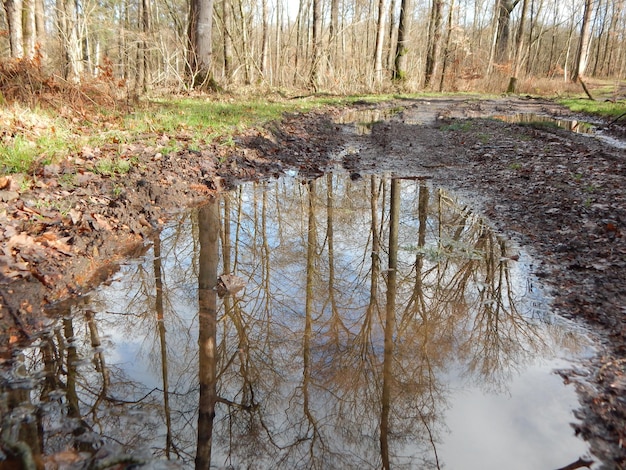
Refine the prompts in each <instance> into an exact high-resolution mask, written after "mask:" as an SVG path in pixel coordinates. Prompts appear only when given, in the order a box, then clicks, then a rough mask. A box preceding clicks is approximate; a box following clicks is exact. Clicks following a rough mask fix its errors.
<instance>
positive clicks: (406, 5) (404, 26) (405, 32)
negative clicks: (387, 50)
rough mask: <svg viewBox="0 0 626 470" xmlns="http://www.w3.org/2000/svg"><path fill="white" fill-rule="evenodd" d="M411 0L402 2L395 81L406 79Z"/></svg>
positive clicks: (393, 77)
mask: <svg viewBox="0 0 626 470" xmlns="http://www.w3.org/2000/svg"><path fill="white" fill-rule="evenodd" d="M411 6H412V5H411V0H402V3H401V4H400V24H399V25H398V42H397V44H396V56H395V61H394V67H393V75H392V79H393V81H395V82H403V81H405V80H406V78H407V77H406V67H407V57H406V54H407V52H408V46H409V30H410V18H411Z"/></svg>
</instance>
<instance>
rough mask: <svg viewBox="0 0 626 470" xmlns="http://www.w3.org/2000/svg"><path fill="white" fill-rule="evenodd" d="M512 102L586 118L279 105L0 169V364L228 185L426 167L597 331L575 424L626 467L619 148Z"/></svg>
mask: <svg viewBox="0 0 626 470" xmlns="http://www.w3.org/2000/svg"><path fill="white" fill-rule="evenodd" d="M520 113H534V114H537V115H544V116H552V117H560V118H563V119H569V120H576V119H581V118H582V120H585V121H590V120H592V121H593V119H591V118H590V117H581V116H575V115H572V114H571V113H569V112H568V111H567V110H565V109H564V108H561V107H559V106H558V105H556V104H554V103H552V102H550V101H545V100H540V99H533V98H528V99H523V98H510V97H508V98H502V99H494V100H480V99H473V98H470V97H463V98H446V99H433V100H395V101H392V102H386V103H384V104H377V105H374V104H369V103H366V102H363V103H360V104H359V103H357V104H356V105H355V106H353V107H351V108H350V109H338V108H332V109H325V110H324V111H317V112H313V113H309V114H294V115H288V116H285V118H284V120H283V121H282V122H280V123H275V124H273V125H271V126H269V127H267V128H266V129H264V130H261V131H259V130H255V131H248V132H247V133H245V134H242V135H240V136H238V137H237V138H236V139H235V142H236V144H235V146H234V147H233V146H229V145H223V144H221V143H220V142H216V143H214V144H212V145H211V146H207V147H206V148H203V149H201V150H199V151H195V150H185V151H181V152H179V153H176V154H165V153H161V151H160V150H161V149H162V148H164V147H165V146H166V145H167V142H168V141H169V140H170V139H179V140H184V139H185V136H182V135H181V136H177V135H170V136H157V137H159V141H160V142H161V144H162V145H157V146H151V147H149V146H146V145H145V144H142V139H141V137H140V138H139V139H138V140H137V141H136V143H134V144H129V145H127V146H126V147H125V148H124V149H123V151H124V152H123V153H124V155H125V156H126V157H127V158H128V161H129V163H130V165H129V166H130V170H129V171H128V172H127V173H125V174H116V173H114V174H101V173H100V174H98V173H97V172H94V171H93V170H94V168H95V162H96V161H97V160H98V159H101V158H103V157H106V156H107V154H108V153H111V154H113V153H114V152H115V154H117V152H119V146H118V145H116V146H114V148H113V147H111V148H99V149H83V150H82V151H81V152H80V153H78V154H75V155H70V156H68V158H67V159H66V160H65V161H63V162H62V163H61V164H58V165H50V166H47V167H44V168H42V169H41V170H40V171H39V172H38V174H37V175H35V176H36V177H35V183H34V184H27V183H28V182H29V181H30V180H26V179H24V178H21V177H19V176H10V177H2V178H0V294H1V298H0V361H2V363H3V364H5V365H8V364H9V363H10V361H11V355H12V353H13V351H14V350H16V349H17V348H19V347H21V346H22V345H24V344H27V343H28V341H29V340H31V338H32V337H34V336H36V335H37V332H38V331H39V329H40V328H41V326H42V325H43V324H45V323H46V321H47V315H51V313H50V312H52V311H53V310H54V306H55V305H57V304H58V303H59V302H65V301H68V300H69V301H71V299H73V298H75V297H78V296H80V295H82V294H84V293H86V292H87V291H89V290H90V289H92V288H93V287H95V286H97V285H98V284H99V283H101V282H103V281H105V280H106V279H108V278H109V276H110V275H111V274H112V273H113V272H114V271H115V270H116V269H117V266H118V263H119V262H120V261H122V260H124V259H125V258H127V257H129V256H134V255H136V254H138V253H141V252H142V250H144V249H145V246H146V243H147V242H148V241H149V238H150V235H151V234H152V233H153V232H154V231H155V230H159V229H160V227H162V225H163V223H164V222H165V221H166V220H167V218H168V217H169V216H171V215H172V214H173V213H175V212H177V211H180V210H181V208H185V207H189V206H191V205H195V204H201V203H202V201H203V200H206V198H207V197H210V196H211V195H213V194H215V193H216V192H219V191H224V190H227V189H229V188H231V187H233V186H234V185H236V184H237V183H238V182H241V181H249V180H261V179H266V178H273V177H276V176H279V175H280V174H282V173H283V172H285V171H286V170H293V169H295V170H297V171H298V172H299V173H300V175H301V176H303V177H305V178H315V177H317V176H319V175H322V174H323V173H325V172H326V171H329V170H332V169H333V168H336V167H337V166H340V167H342V168H344V169H345V170H347V171H349V172H350V173H351V175H352V176H353V177H354V178H358V177H360V176H363V175H366V174H368V173H380V172H390V173H392V174H394V175H397V176H401V177H417V178H423V179H431V180H433V183H434V184H436V185H438V186H442V187H445V188H447V189H450V190H452V191H455V192H457V193H460V194H461V195H462V196H463V197H465V198H466V199H468V200H470V201H471V202H472V205H473V206H474V207H475V208H476V209H477V210H478V211H479V212H480V213H482V214H483V215H484V216H485V217H486V218H487V219H488V220H489V221H490V222H491V223H492V224H493V225H494V226H496V227H497V228H499V229H500V230H501V231H502V232H503V233H506V234H507V235H508V236H510V237H512V238H514V239H516V240H517V241H518V242H519V244H520V245H521V246H522V247H523V248H524V249H525V250H526V251H528V252H529V253H530V254H531V255H533V256H534V257H535V259H536V260H538V262H539V264H537V265H536V272H535V273H534V274H535V275H536V276H537V277H539V278H541V280H542V282H543V283H544V284H545V285H546V286H548V287H549V288H550V289H551V294H552V298H553V301H552V302H553V306H554V308H555V309H557V310H558V311H559V312H560V314H562V315H563V316H566V317H569V318H574V319H577V321H581V322H584V323H586V325H588V327H589V329H590V330H591V331H592V332H593V333H594V334H595V335H597V336H598V338H601V341H602V347H601V350H600V352H599V353H598V355H597V356H596V357H594V358H593V359H592V360H590V363H589V364H588V367H586V368H585V370H578V369H577V370H571V371H560V374H561V375H562V377H563V379H564V380H566V381H571V382H575V383H576V384H577V387H578V390H579V393H580V397H581V403H582V405H581V408H580V410H578V415H579V418H580V421H579V422H578V423H577V424H576V425H575V431H576V433H578V434H580V435H581V436H582V437H583V438H585V439H586V440H588V441H589V442H590V444H591V449H592V452H593V454H594V456H595V457H594V458H595V459H597V460H598V461H600V462H602V467H601V468H607V469H614V468H615V469H623V468H626V449H624V447H623V445H622V444H623V440H624V439H625V438H626V375H625V373H626V190H625V189H624V188H626V150H624V149H623V148H619V147H616V146H613V145H610V144H608V143H606V142H604V141H602V140H599V139H597V138H594V137H592V136H589V135H582V134H577V133H573V132H571V131H568V130H564V129H559V128H557V127H554V126H550V125H546V124H545V123H541V122H529V123H507V122H504V121H502V120H496V119H491V118H490V117H493V116H516V115H518V114H520ZM342 122H346V123H347V124H342ZM355 122H357V123H359V122H360V123H361V125H356V124H354V123H355ZM596 123H597V125H598V126H600V127H605V128H606V129H604V131H603V133H604V134H605V135H616V136H617V137H619V134H620V133H621V134H622V137H623V135H624V129H623V128H620V127H619V126H618V125H617V124H615V123H613V124H610V125H609V123H608V122H605V123H602V122H599V121H597V122H596ZM144 137H146V139H144V140H146V141H147V137H154V136H144ZM152 140H153V139H152ZM0 365H1V364H0ZM572 468H574V467H572Z"/></svg>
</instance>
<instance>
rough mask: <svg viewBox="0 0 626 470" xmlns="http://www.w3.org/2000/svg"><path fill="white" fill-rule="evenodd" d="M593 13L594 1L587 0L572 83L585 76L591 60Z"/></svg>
mask: <svg viewBox="0 0 626 470" xmlns="http://www.w3.org/2000/svg"><path fill="white" fill-rule="evenodd" d="M592 12H593V0H585V9H584V11H583V22H582V25H581V27H580V41H579V42H578V51H577V52H576V62H575V65H574V67H575V68H574V73H573V74H572V81H573V82H577V81H578V79H579V77H581V76H583V75H584V74H585V69H586V68H587V62H588V60H589V45H590V42H591V14H592Z"/></svg>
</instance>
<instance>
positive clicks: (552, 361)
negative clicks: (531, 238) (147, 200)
mask: <svg viewBox="0 0 626 470" xmlns="http://www.w3.org/2000/svg"><path fill="white" fill-rule="evenodd" d="M152 242H153V243H152V248H151V251H150V253H149V254H148V255H147V256H146V257H145V258H144V259H142V260H139V261H137V262H132V263H129V264H127V265H125V266H124V267H123V268H122V269H121V271H120V272H119V273H118V274H117V275H116V276H115V277H114V279H113V281H112V282H111V283H110V284H109V285H107V286H102V287H101V288H99V289H98V290H97V291H95V292H93V293H92V294H91V295H89V296H88V297H86V298H84V299H81V301H80V302H77V303H75V304H74V305H71V306H66V307H64V308H62V309H61V311H59V312H57V314H58V316H57V317H56V318H57V319H56V320H55V321H54V322H53V323H52V325H51V327H50V328H49V330H48V331H47V332H46V333H45V334H43V335H42V336H41V337H40V338H39V339H38V340H37V341H36V342H35V343H34V344H33V345H32V346H31V347H29V348H27V349H25V350H23V351H21V353H20V354H19V355H17V359H16V361H15V363H14V366H13V369H12V370H11V371H7V372H4V373H3V376H2V377H1V384H2V395H1V402H0V406H1V407H2V408H0V409H2V410H4V416H3V423H2V429H3V435H2V439H3V441H2V442H3V443H4V448H7V447H10V446H17V445H18V444H19V445H22V446H23V447H27V448H28V449H30V451H29V452H31V453H32V454H33V456H34V457H35V458H37V454H39V453H41V452H43V454H44V455H45V457H44V459H45V460H46V462H49V463H50V464H51V465H52V462H59V461H61V462H62V464H64V465H66V466H65V467H62V468H84V466H83V465H84V463H85V461H86V460H89V461H91V463H92V464H93V465H94V467H95V466H97V465H100V466H101V467H99V468H105V467H103V466H102V465H103V463H106V462H113V463H115V462H118V463H119V462H126V463H129V462H135V463H138V464H141V463H147V466H148V467H149V468H190V467H193V466H194V465H195V466H196V467H197V468H200V467H202V468H208V467H209V465H211V466H214V467H215V468H235V469H238V468H285V469H293V468H325V469H335V468H337V469H339V468H341V469H344V468H420V469H429V468H449V469H481V470H488V469H494V470H496V469H497V470H501V469H503V468H506V469H507V470H511V469H529V468H541V469H556V468H560V467H563V466H565V465H567V464H569V463H571V462H573V461H575V460H577V459H578V458H579V457H581V456H584V455H585V454H586V453H587V452H588V447H587V445H586V444H585V443H584V442H583V441H581V440H579V439H577V438H576V437H575V436H574V432H573V429H572V428H571V426H570V423H571V422H574V421H576V420H575V417H574V415H573V414H572V411H573V409H575V408H576V407H577V406H578V403H577V401H576V395H575V391H574V390H573V388H572V387H571V386H570V387H567V386H565V385H563V384H562V381H561V380H560V378H559V376H558V375H556V374H554V373H553V370H554V369H556V368H561V367H571V366H572V361H574V360H575V359H576V358H580V357H581V356H582V355H584V354H588V353H589V348H590V346H589V342H588V341H587V340H586V339H585V336H584V334H582V333H581V331H580V330H578V329H576V327H575V326H574V325H572V324H571V323H568V322H566V321H564V320H562V319H559V318H558V317H556V316H554V315H553V314H551V313H550V311H549V308H548V305H547V302H546V299H545V298H544V297H543V296H542V293H541V290H540V289H539V288H538V287H537V286H536V285H535V282H534V281H533V280H532V279H531V277H530V274H529V272H530V269H531V267H530V265H529V261H528V259H527V256H526V255H525V254H524V253H520V251H519V250H517V249H516V248H514V247H512V246H511V245H510V243H509V242H508V241H506V240H505V239H503V238H501V237H500V236H498V235H497V234H496V233H494V232H493V231H492V230H491V229H490V227H489V226H487V225H486V224H485V222H484V221H483V220H481V218H480V217H478V216H477V215H475V214H474V213H472V211H471V210H470V209H469V208H468V207H466V206H463V205H461V204H460V203H459V202H457V201H456V200H455V199H454V198H453V197H451V196H450V195H449V194H447V193H446V192H445V191H443V190H438V189H435V188H432V187H430V186H428V185H425V184H423V183H422V182H419V181H411V180H400V179H391V178H387V177H380V176H371V177H369V178H367V179H361V180H359V181H351V180H350V178H348V177H346V176H345V175H341V174H335V175H327V176H326V177H323V178H320V179H318V180H315V181H299V180H296V179H294V178H283V179H281V180H278V181H275V182H270V183H257V184H246V185H243V186H241V187H239V188H238V189H237V190H235V191H234V192H232V193H230V194H227V195H224V196H223V197H221V198H220V199H216V200H213V201H211V202H209V203H208V204H206V205H204V206H203V207H201V208H199V209H197V210H193V211H189V212H187V213H185V214H184V215H182V216H181V217H180V218H179V220H177V221H175V223H172V224H171V225H170V226H169V227H168V228H167V229H166V230H164V231H163V232H162V233H161V234H160V235H157V236H156V237H155V238H154V239H153V241H152ZM9 444H10V445H9ZM107 459H108V460H107Z"/></svg>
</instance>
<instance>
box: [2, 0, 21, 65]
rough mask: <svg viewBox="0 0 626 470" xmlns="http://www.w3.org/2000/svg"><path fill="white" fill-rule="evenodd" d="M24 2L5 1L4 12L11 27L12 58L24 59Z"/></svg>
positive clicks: (17, 0)
mask: <svg viewBox="0 0 626 470" xmlns="http://www.w3.org/2000/svg"><path fill="white" fill-rule="evenodd" d="M22 8H23V2H22V0H4V11H5V13H6V19H7V24H8V26H9V46H10V51H11V57H12V58H14V59H19V58H22V57H24V43H23V41H24V34H23V31H22Z"/></svg>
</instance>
